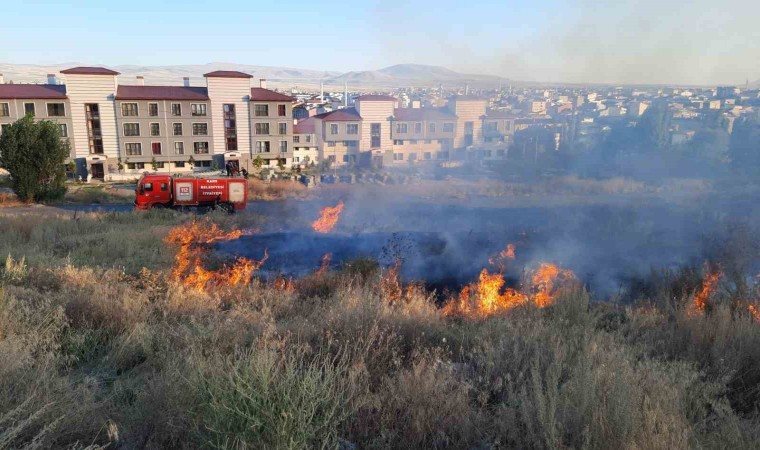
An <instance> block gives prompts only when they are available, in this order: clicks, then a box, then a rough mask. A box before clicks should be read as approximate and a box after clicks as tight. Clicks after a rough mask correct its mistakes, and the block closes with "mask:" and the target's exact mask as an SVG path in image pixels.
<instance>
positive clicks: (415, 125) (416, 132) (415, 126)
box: [414, 122, 422, 134]
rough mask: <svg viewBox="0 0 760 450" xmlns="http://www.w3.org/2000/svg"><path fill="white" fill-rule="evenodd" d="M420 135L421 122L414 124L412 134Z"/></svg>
mask: <svg viewBox="0 0 760 450" xmlns="http://www.w3.org/2000/svg"><path fill="white" fill-rule="evenodd" d="M420 133H422V122H416V123H415V124H414V134H420Z"/></svg>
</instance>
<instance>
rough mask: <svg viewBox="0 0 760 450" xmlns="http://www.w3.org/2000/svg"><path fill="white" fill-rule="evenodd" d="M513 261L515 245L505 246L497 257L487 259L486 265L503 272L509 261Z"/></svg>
mask: <svg viewBox="0 0 760 450" xmlns="http://www.w3.org/2000/svg"><path fill="white" fill-rule="evenodd" d="M514 259H515V244H507V248H505V249H504V250H502V251H501V252H499V253H498V254H497V255H495V256H492V257H491V258H489V259H488V263H489V264H490V265H492V266H494V267H496V268H498V269H499V271H500V272H504V271H505V270H506V268H507V263H508V262H509V261H514Z"/></svg>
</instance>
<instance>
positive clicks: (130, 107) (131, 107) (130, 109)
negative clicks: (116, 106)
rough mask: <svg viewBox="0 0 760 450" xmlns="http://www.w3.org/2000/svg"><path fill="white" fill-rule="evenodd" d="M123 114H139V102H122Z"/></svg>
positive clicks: (131, 115)
mask: <svg viewBox="0 0 760 450" xmlns="http://www.w3.org/2000/svg"><path fill="white" fill-rule="evenodd" d="M121 115H122V116H124V117H135V116H137V103H122V104H121Z"/></svg>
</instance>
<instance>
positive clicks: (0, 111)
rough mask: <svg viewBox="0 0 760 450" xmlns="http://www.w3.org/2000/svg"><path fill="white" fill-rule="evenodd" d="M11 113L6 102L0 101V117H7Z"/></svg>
mask: <svg viewBox="0 0 760 450" xmlns="http://www.w3.org/2000/svg"><path fill="white" fill-rule="evenodd" d="M10 115H11V109H10V108H9V107H8V104H7V103H0V117H8V116H10Z"/></svg>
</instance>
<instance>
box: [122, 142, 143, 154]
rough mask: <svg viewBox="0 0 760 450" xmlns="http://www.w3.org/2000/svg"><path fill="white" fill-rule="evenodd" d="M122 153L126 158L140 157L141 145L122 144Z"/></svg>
mask: <svg viewBox="0 0 760 450" xmlns="http://www.w3.org/2000/svg"><path fill="white" fill-rule="evenodd" d="M124 151H125V152H126V154H127V156H140V155H142V144H140V143H139V142H127V143H126V144H124Z"/></svg>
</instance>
